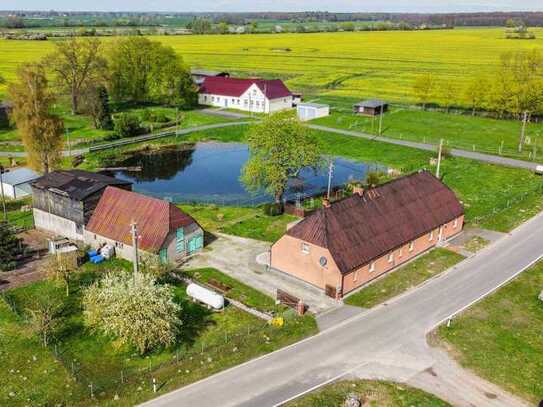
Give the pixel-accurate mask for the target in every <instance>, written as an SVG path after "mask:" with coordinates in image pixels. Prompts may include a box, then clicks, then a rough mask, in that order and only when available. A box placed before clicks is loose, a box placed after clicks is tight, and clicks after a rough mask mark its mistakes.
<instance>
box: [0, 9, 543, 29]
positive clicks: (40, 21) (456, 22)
mask: <svg viewBox="0 0 543 407" xmlns="http://www.w3.org/2000/svg"><path fill="white" fill-rule="evenodd" d="M10 16H11V17H16V18H17V19H12V20H11V21H14V22H18V24H21V25H24V26H25V27H43V26H76V25H87V26H111V25H117V26H131V25H138V26H184V25H186V24H187V23H189V22H190V21H191V20H194V19H197V18H206V19H209V20H211V21H212V22H213V23H220V22H224V23H227V24H247V23H248V22H252V21H262V20H268V21H270V22H272V21H276V22H290V23H311V22H331V23H333V22H337V23H341V22H383V21H386V22H391V23H400V22H403V23H407V24H410V25H418V26H420V25H430V26H448V27H473V26H500V27H503V26H505V25H506V22H507V21H508V20H511V19H520V20H522V21H523V22H524V23H525V24H526V26H528V27H539V26H543V12H491V13H450V14H415V13H414V14H410V13H330V12H318V11H316V12H301V13H300V12H298V13H294V12H261V13H260V12H259V13H174V12H169V13H166V12H164V13H161V12H63V11H17V10H12V11H0V17H3V18H4V19H7V18H8V17H10ZM12 28H23V27H12Z"/></svg>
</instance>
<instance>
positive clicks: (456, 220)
mask: <svg viewBox="0 0 543 407" xmlns="http://www.w3.org/2000/svg"><path fill="white" fill-rule="evenodd" d="M457 226H458V219H455V220H454V223H453V229H456V227H457Z"/></svg>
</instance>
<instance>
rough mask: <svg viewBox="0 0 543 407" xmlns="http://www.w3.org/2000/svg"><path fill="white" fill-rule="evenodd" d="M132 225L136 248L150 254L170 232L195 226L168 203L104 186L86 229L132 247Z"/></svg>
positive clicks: (157, 248) (183, 213) (190, 219)
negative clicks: (134, 226) (136, 237)
mask: <svg viewBox="0 0 543 407" xmlns="http://www.w3.org/2000/svg"><path fill="white" fill-rule="evenodd" d="M133 222H136V224H137V229H138V235H139V236H140V240H139V247H140V248H141V249H142V250H144V251H147V252H151V253H156V252H158V251H159V250H160V249H161V248H162V246H163V244H164V242H165V240H166V237H167V236H168V235H169V234H170V233H171V232H175V231H176V230H177V229H178V228H180V227H183V226H188V225H191V224H193V223H196V221H195V220H194V219H193V218H192V217H190V216H189V215H187V214H186V213H185V212H183V211H182V210H181V209H179V208H178V207H176V206H175V205H172V204H171V203H169V202H166V201H163V200H161V199H156V198H151V197H148V196H145V195H141V194H138V193H136V192H130V191H125V190H123V189H119V188H114V187H107V188H106V190H105V191H104V194H103V195H102V197H101V198H100V201H99V202H98V206H97V207H96V209H95V210H94V213H93V214H92V217H91V218H90V220H89V223H88V224H87V226H86V230H88V231H89V232H91V233H95V234H97V235H101V236H104V237H107V238H109V239H112V240H115V241H117V242H122V243H125V244H127V245H132V236H131V233H130V224H131V223H133Z"/></svg>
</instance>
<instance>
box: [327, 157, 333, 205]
mask: <svg viewBox="0 0 543 407" xmlns="http://www.w3.org/2000/svg"><path fill="white" fill-rule="evenodd" d="M333 173H334V162H333V161H332V160H330V165H329V166H328V193H327V194H326V196H327V198H328V200H330V192H331V190H332V175H333Z"/></svg>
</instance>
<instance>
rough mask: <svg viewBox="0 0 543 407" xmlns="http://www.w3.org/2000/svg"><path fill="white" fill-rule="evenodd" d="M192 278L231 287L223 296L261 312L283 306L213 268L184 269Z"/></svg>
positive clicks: (275, 309)
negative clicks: (213, 281)
mask: <svg viewBox="0 0 543 407" xmlns="http://www.w3.org/2000/svg"><path fill="white" fill-rule="evenodd" d="M184 272H185V273H186V274H187V275H188V276H189V277H191V278H192V279H194V280H196V281H199V282H202V283H204V284H207V283H208V282H209V280H215V281H218V282H220V283H222V284H225V285H227V286H229V287H230V288H231V289H230V290H229V291H228V292H226V293H225V296H227V297H229V298H232V299H233V300H236V301H239V302H241V303H243V304H245V305H247V306H249V307H251V308H255V309H257V310H259V311H262V312H268V313H275V312H278V311H280V310H283V311H284V307H281V306H277V305H275V300H274V299H273V298H271V297H269V296H267V295H266V294H263V293H262V292H260V291H258V290H255V289H254V288H252V287H250V286H248V285H246V284H243V283H242V282H240V281H238V280H236V279H235V278H232V277H230V276H229V275H227V274H224V273H222V272H221V271H219V270H217V269H214V268H203V269H195V270H186V271H184Z"/></svg>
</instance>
